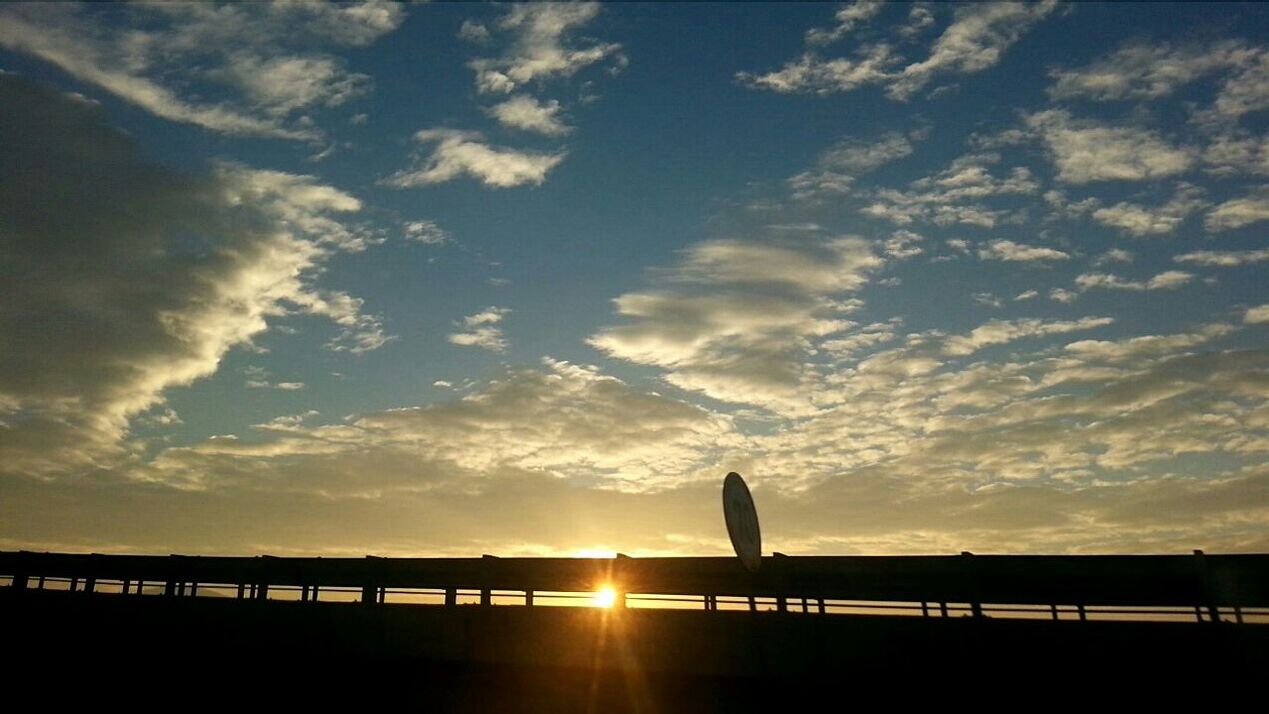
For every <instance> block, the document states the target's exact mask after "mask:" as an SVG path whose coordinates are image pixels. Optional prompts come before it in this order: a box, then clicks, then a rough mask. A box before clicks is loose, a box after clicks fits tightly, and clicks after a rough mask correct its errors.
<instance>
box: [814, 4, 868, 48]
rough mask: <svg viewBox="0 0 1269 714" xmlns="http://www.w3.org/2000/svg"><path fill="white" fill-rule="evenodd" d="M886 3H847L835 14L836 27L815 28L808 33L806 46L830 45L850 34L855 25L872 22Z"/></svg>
mask: <svg viewBox="0 0 1269 714" xmlns="http://www.w3.org/2000/svg"><path fill="white" fill-rule="evenodd" d="M883 7H885V3H884V2H882V1H881V0H855V1H854V2H851V3H847V4H845V5H843V6H841V7H840V8H838V9H837V12H835V13H833V20H835V21H836V23H837V24H836V25H834V26H833V27H829V28H823V27H815V28H812V29H810V30H807V31H806V44H808V45H829V44H832V43H834V42H836V41H838V40H840V39H841V38H843V37H845V36H846V35H847V34H849V33H850V31H851V30H853V29H855V25H857V24H860V23H864V22H867V21H869V20H871V19H872V18H873V17H874V16H876V14H877V13H879V12H881V9H882V8H883Z"/></svg>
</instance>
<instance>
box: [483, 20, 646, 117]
mask: <svg viewBox="0 0 1269 714" xmlns="http://www.w3.org/2000/svg"><path fill="white" fill-rule="evenodd" d="M599 10H600V6H599V3H589V2H587V3H527V4H521V5H512V6H511V7H510V8H509V9H508V11H507V14H506V15H504V16H503V17H502V18H501V19H500V20H499V21H498V22H497V24H496V25H495V29H496V30H497V31H498V32H500V33H510V34H511V35H512V36H513V37H514V39H513V41H512V43H511V46H510V47H509V48H508V49H507V50H506V52H505V53H504V54H503V55H502V56H501V57H496V58H481V59H476V60H472V62H471V63H470V67H471V68H472V69H473V70H475V72H476V88H477V89H478V90H479V91H480V92H481V93H494V94H505V93H510V92H512V91H514V90H516V89H518V88H520V87H522V86H524V85H526V84H528V83H530V82H534V81H539V82H540V81H545V80H548V79H551V78H555V77H570V76H572V75H573V74H576V73H577V72H578V71H579V70H581V69H583V68H585V67H589V66H590V65H593V64H596V63H598V62H600V61H603V60H605V59H607V58H610V57H615V58H617V62H618V64H619V65H620V63H622V62H624V58H623V57H622V55H621V54H620V50H621V45H618V44H615V43H610V42H593V41H583V42H577V43H575V42H574V40H573V38H572V35H573V33H574V31H575V30H576V29H577V28H580V27H582V26H583V25H586V24H587V23H589V22H590V21H591V20H593V19H595V17H596V16H597V15H598V14H599ZM475 28H476V26H475V25H474V24H473V25H472V27H471V29H469V30H468V31H467V34H468V35H470V36H479V35H481V34H484V33H480V32H479V31H478V30H477V29H475ZM480 28H481V29H483V30H484V31H485V33H488V32H489V30H488V28H485V27H484V26H480Z"/></svg>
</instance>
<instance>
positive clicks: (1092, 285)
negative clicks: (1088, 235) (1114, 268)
mask: <svg viewBox="0 0 1269 714" xmlns="http://www.w3.org/2000/svg"><path fill="white" fill-rule="evenodd" d="M1193 279H1194V275H1193V274H1192V273H1187V272H1185V271H1183V270H1167V271H1164V272H1162V273H1159V274H1158V275H1156V276H1154V277H1153V278H1150V279H1149V280H1146V281H1139V280H1125V279H1123V278H1121V277H1119V276H1118V275H1111V274H1109V273H1083V274H1081V275H1079V276H1077V277H1076V278H1075V285H1076V286H1077V287H1079V289H1080V291H1081V292H1083V291H1086V290H1094V289H1098V288H1100V289H1104V290H1135V291H1145V290H1174V289H1176V288H1179V287H1181V286H1182V285H1185V284H1187V283H1189V282H1190V281H1191V280H1193Z"/></svg>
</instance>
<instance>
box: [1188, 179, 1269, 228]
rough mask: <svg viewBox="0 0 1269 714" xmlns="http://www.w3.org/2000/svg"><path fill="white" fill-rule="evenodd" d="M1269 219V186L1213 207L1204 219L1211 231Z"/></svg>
mask: <svg viewBox="0 0 1269 714" xmlns="http://www.w3.org/2000/svg"><path fill="white" fill-rule="evenodd" d="M1266 220H1269V188H1266V187H1258V188H1254V189H1252V190H1251V191H1249V192H1248V193H1247V195H1246V196H1243V197H1242V198H1232V199H1230V200H1228V201H1225V202H1224V203H1221V204H1220V205H1218V206H1216V207H1215V208H1213V209H1212V210H1211V211H1209V212H1208V214H1207V216H1206V217H1204V219H1203V225H1204V227H1206V228H1207V229H1208V230H1209V231H1227V230H1233V229H1235V228H1242V227H1243V226H1247V225H1251V224H1252V223H1259V222H1260V221H1266Z"/></svg>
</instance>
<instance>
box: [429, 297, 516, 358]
mask: <svg viewBox="0 0 1269 714" xmlns="http://www.w3.org/2000/svg"><path fill="white" fill-rule="evenodd" d="M509 312H511V310H510V309H509V308H505V307H488V308H485V309H484V310H482V311H481V312H478V313H476V314H475V315H468V316H467V317H464V318H463V319H462V321H461V322H456V323H454V324H455V325H457V326H459V327H462V328H464V329H465V330H466V332H457V333H454V334H451V335H449V336H448V337H446V338H445V339H447V340H449V341H450V342H452V343H454V344H456V345H461V346H463V347H480V348H482V349H486V350H489V351H490V352H506V351H507V340H506V338H504V337H503V336H502V329H501V328H499V327H498V326H497V325H498V323H499V322H502V318H503V317H506V315H507V313H509Z"/></svg>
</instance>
